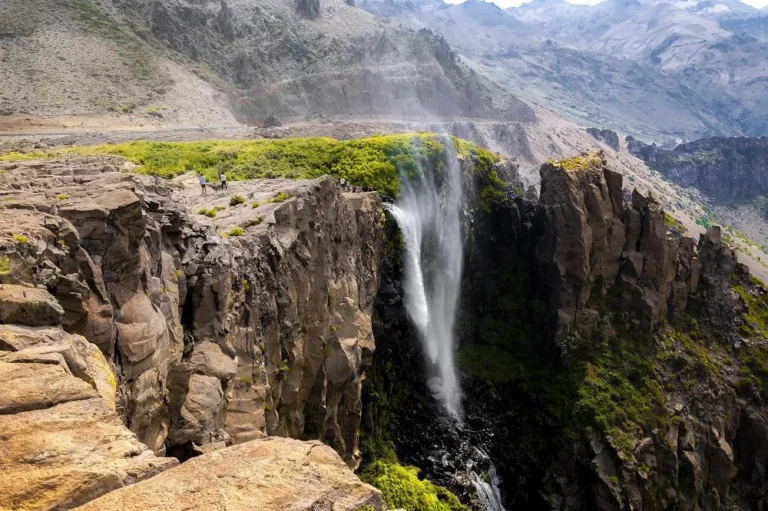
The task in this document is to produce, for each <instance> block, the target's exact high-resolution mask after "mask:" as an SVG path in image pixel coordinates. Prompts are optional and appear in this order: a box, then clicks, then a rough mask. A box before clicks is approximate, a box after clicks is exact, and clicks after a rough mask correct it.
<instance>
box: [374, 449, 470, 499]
mask: <svg viewBox="0 0 768 511" xmlns="http://www.w3.org/2000/svg"><path fill="white" fill-rule="evenodd" d="M372 440H373V438H371V437H368V438H367V439H366V442H367V445H366V446H364V450H366V452H368V453H370V454H373V455H375V460H374V461H373V462H371V463H370V464H368V465H367V466H366V467H365V469H364V470H363V472H362V473H361V474H360V479H362V480H363V481H365V482H366V483H368V484H371V485H373V486H375V487H376V488H378V489H379V490H381V493H383V494H384V498H385V499H386V500H387V505H388V506H389V507H390V508H392V509H398V508H399V509H404V510H405V511H469V508H468V507H466V506H465V505H463V504H462V503H461V502H460V501H459V499H458V497H456V495H454V494H453V493H451V492H450V491H448V490H447V489H445V488H443V487H442V486H437V485H434V484H432V483H431V482H429V481H428V480H426V479H419V469H418V468H416V467H410V466H403V465H400V461H399V460H398V458H397V454H395V449H394V446H393V445H392V442H391V441H390V440H389V439H380V440H379V441H377V442H372ZM373 443H375V444H376V445H373Z"/></svg>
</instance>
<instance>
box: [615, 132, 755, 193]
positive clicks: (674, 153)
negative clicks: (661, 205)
mask: <svg viewBox="0 0 768 511" xmlns="http://www.w3.org/2000/svg"><path fill="white" fill-rule="evenodd" d="M627 149H628V150H629V151H630V152H631V153H632V154H634V155H635V156H637V157H638V158H640V159H642V160H644V161H645V162H646V163H647V164H648V166H649V167H651V168H652V169H654V170H657V171H659V172H661V173H662V174H663V175H664V176H666V177H667V178H669V179H670V180H672V181H673V182H675V183H677V184H679V185H681V186H694V187H696V188H698V189H699V190H700V191H701V192H702V193H704V194H705V195H707V196H708V197H711V198H713V199H716V200H719V201H724V202H732V201H741V200H748V199H752V198H755V197H757V196H759V195H762V194H764V193H765V192H766V191H767V190H768V173H767V172H766V171H765V169H766V168H768V137H760V138H748V137H733V138H723V137H713V138H702V139H700V140H695V141H693V142H688V143H685V144H680V145H678V146H677V147H675V148H674V149H663V148H661V147H657V146H656V144H652V145H648V144H644V143H642V142H640V141H639V140H635V139H633V138H631V137H628V138H627Z"/></svg>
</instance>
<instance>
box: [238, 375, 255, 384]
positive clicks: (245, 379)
mask: <svg viewBox="0 0 768 511" xmlns="http://www.w3.org/2000/svg"><path fill="white" fill-rule="evenodd" d="M237 381H239V382H240V383H241V384H242V385H253V378H248V377H247V376H239V377H238V378H237Z"/></svg>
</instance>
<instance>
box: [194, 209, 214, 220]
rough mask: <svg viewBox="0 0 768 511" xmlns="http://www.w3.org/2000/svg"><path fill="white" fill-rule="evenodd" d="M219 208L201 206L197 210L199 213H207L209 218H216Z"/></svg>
mask: <svg viewBox="0 0 768 511" xmlns="http://www.w3.org/2000/svg"><path fill="white" fill-rule="evenodd" d="M217 212H218V210H217V209H216V208H200V209H198V210H197V214H198V215H205V216H207V217H208V218H216V213H217Z"/></svg>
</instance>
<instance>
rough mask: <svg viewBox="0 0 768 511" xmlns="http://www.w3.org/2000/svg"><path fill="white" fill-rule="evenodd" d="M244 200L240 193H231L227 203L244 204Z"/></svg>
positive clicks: (232, 204) (231, 204)
mask: <svg viewBox="0 0 768 511" xmlns="http://www.w3.org/2000/svg"><path fill="white" fill-rule="evenodd" d="M245 202H246V200H245V197H243V196H242V195H233V196H232V197H230V199H229V205H230V206H239V205H240V204H245Z"/></svg>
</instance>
